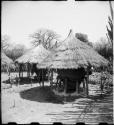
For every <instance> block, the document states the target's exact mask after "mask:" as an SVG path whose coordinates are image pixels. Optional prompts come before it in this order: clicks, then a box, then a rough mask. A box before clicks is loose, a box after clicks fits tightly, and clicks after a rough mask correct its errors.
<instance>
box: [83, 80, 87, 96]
mask: <svg viewBox="0 0 114 125" xmlns="http://www.w3.org/2000/svg"><path fill="white" fill-rule="evenodd" d="M85 84H86V81H85V79H84V81H83V92H84V94H85Z"/></svg>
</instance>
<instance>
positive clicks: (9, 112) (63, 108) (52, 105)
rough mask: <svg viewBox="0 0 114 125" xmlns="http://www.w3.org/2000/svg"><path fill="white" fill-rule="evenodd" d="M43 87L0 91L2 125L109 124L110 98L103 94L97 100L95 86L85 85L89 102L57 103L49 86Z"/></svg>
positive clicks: (74, 100) (81, 100)
mask: <svg viewBox="0 0 114 125" xmlns="http://www.w3.org/2000/svg"><path fill="white" fill-rule="evenodd" d="M5 79H7V75H6V74H2V80H5ZM2 85H4V83H2ZM45 86H46V87H45V88H42V87H40V86H39V84H38V83H37V84H34V85H32V86H31V85H30V84H26V85H20V86H13V87H12V88H9V89H2V91H1V94H2V96H1V97H2V99H1V101H2V103H1V104H2V106H1V107H2V109H1V110H2V123H8V122H16V123H20V124H22V123H23V124H26V123H31V122H39V123H41V124H43V123H48V124H50V123H53V122H61V123H66V124H74V123H77V122H85V123H89V124H92V123H99V122H107V123H112V122H113V116H112V115H113V96H112V94H106V95H105V96H102V97H99V96H98V95H99V94H100V91H99V85H91V84H90V85H89V95H90V97H89V98H86V97H80V98H79V97H76V98H75V99H72V97H69V98H62V99H61V98H60V97H57V96H56V95H54V93H53V92H51V91H50V88H49V83H45ZM93 95H94V96H95V97H94V98H93Z"/></svg>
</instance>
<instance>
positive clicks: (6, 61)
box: [1, 52, 13, 65]
mask: <svg viewBox="0 0 114 125" xmlns="http://www.w3.org/2000/svg"><path fill="white" fill-rule="evenodd" d="M11 63H13V61H12V60H11V59H10V58H9V57H7V56H6V55H5V53H3V52H2V53H1V64H2V65H4V64H6V65H9V64H11Z"/></svg>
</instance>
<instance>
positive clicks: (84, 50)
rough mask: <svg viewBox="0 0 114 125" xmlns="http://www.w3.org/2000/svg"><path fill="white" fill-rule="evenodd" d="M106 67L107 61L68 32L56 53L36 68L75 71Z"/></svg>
mask: <svg viewBox="0 0 114 125" xmlns="http://www.w3.org/2000/svg"><path fill="white" fill-rule="evenodd" d="M90 64H91V65H92V66H94V67H100V66H101V65H103V66H106V65H107V64H108V61H107V60H106V59H105V58H104V57H102V56H101V55H99V54H98V53H97V52H96V51H95V50H94V49H93V48H92V47H90V46H89V45H87V44H86V43H84V42H82V41H80V40H78V39H77V38H76V37H75V36H74V35H73V33H72V31H70V33H69V35H68V37H67V39H65V40H64V41H63V42H62V44H61V46H59V47H58V48H57V50H56V52H54V53H52V54H51V55H49V56H48V58H46V59H45V60H44V61H43V63H41V64H40V65H39V66H38V67H41V68H44V67H51V68H60V69H71V68H73V69H77V68H79V67H87V66H88V65H90Z"/></svg>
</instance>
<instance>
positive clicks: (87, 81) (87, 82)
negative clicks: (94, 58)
mask: <svg viewBox="0 0 114 125" xmlns="http://www.w3.org/2000/svg"><path fill="white" fill-rule="evenodd" d="M88 84H89V74H88V71H87V80H86V95H87V96H88V94H89V92H88Z"/></svg>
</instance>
